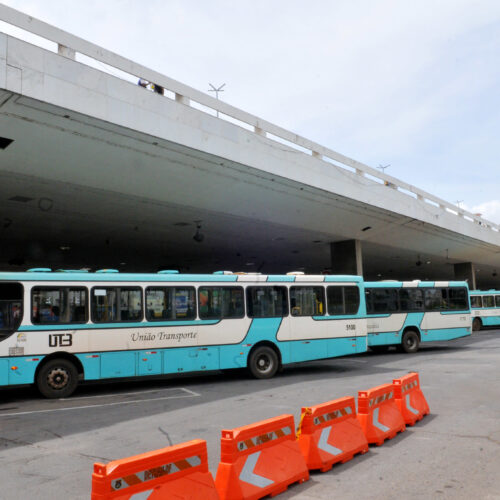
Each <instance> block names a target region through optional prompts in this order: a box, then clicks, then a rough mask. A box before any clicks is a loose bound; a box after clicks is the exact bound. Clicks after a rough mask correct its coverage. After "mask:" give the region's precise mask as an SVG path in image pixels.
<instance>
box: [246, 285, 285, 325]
mask: <svg viewBox="0 0 500 500" xmlns="http://www.w3.org/2000/svg"><path fill="white" fill-rule="evenodd" d="M247 314H248V316H249V317H250V318H276V317H283V316H287V315H288V304H287V294H286V288H285V287H284V286H249V287H247Z"/></svg>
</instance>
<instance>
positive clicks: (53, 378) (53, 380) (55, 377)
mask: <svg viewBox="0 0 500 500" xmlns="http://www.w3.org/2000/svg"><path fill="white" fill-rule="evenodd" d="M68 380H69V375H68V372H67V371H66V370H63V369H62V368H56V369H54V370H52V371H51V372H50V373H49V374H48V376H47V382H48V383H49V385H50V387H52V388H53V389H62V388H63V387H65V386H66V385H67V383H68Z"/></svg>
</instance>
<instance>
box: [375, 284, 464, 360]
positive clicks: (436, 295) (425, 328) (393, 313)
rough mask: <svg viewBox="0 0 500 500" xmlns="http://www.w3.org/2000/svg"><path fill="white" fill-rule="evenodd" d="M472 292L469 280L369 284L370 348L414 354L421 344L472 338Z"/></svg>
mask: <svg viewBox="0 0 500 500" xmlns="http://www.w3.org/2000/svg"><path fill="white" fill-rule="evenodd" d="M468 292H469V288H468V285H467V283H466V282H465V281H436V282H431V281H419V280H415V281H391V282H388V281H378V282H365V294H366V310H367V330H368V347H369V348H370V349H371V350H372V351H375V352H385V351H387V350H388V349H389V347H391V346H396V347H398V348H400V349H401V350H403V351H404V352H407V353H414V352H417V351H418V348H419V345H420V343H421V342H431V341H442V340H451V339H456V338H459V337H464V336H466V335H470V334H471V313H470V305H469V294H468Z"/></svg>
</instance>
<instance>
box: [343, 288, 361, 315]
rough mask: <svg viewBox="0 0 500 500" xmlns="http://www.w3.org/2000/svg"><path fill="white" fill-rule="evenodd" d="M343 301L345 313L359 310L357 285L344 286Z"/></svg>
mask: <svg viewBox="0 0 500 500" xmlns="http://www.w3.org/2000/svg"><path fill="white" fill-rule="evenodd" d="M342 288H343V289H344V299H345V300H344V302H345V313H346V314H357V313H358V310H359V288H358V287H357V286H344V287H342Z"/></svg>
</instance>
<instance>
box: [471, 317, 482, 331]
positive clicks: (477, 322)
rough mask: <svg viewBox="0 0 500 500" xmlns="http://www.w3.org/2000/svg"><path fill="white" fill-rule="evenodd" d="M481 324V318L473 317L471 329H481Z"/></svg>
mask: <svg viewBox="0 0 500 500" xmlns="http://www.w3.org/2000/svg"><path fill="white" fill-rule="evenodd" d="M482 326H483V323H482V322H481V320H480V319H479V318H474V320H473V321H472V331H473V332H478V331H479V330H481V327H482Z"/></svg>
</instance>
